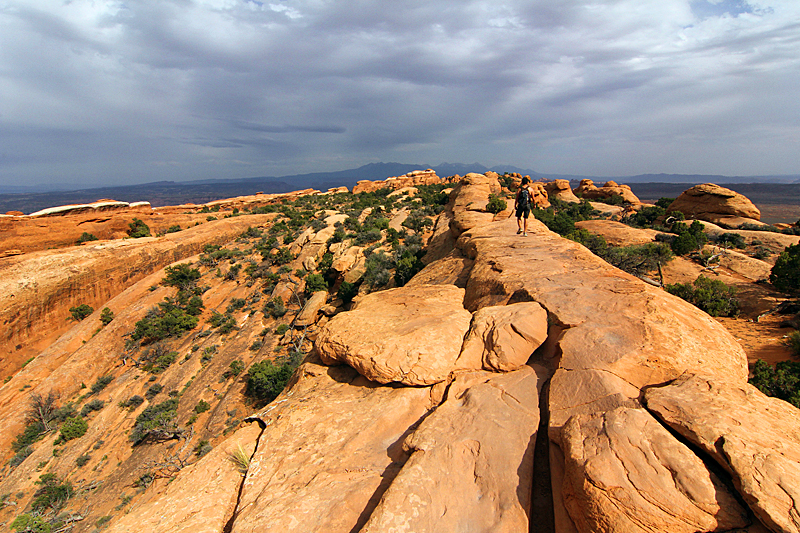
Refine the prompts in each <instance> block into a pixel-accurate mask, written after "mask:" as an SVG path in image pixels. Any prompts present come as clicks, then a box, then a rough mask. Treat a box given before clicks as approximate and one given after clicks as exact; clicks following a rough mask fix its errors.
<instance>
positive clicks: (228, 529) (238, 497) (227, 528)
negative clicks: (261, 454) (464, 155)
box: [222, 418, 267, 533]
mask: <svg viewBox="0 0 800 533" xmlns="http://www.w3.org/2000/svg"><path fill="white" fill-rule="evenodd" d="M250 420H253V421H255V422H256V423H257V424H258V425H259V426H261V431H260V432H259V434H258V437H256V446H255V448H254V449H253V453H252V454H251V455H250V460H251V461H252V460H253V457H255V456H256V452H258V443H259V441H260V440H261V436H262V435H263V434H264V431H266V429H267V425H266V424H265V423H264V421H263V420H260V419H258V418H251V419H250ZM246 479H247V472H245V473H244V475H243V476H242V481H241V482H240V483H239V490H238V491H237V492H236V505H234V506H233V512H231V517H230V518H229V519H228V521H227V522H225V527H223V528H222V533H231V531H232V530H233V522H234V521H235V520H236V516H237V515H238V514H239V504H240V503H241V501H242V491H243V490H244V482H245V480H246Z"/></svg>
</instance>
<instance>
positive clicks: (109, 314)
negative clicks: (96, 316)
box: [100, 307, 114, 326]
mask: <svg viewBox="0 0 800 533" xmlns="http://www.w3.org/2000/svg"><path fill="white" fill-rule="evenodd" d="M112 320H114V312H113V311H112V310H111V309H109V308H108V307H104V308H103V310H102V311H101V312H100V322H102V323H103V325H104V326H107V325H109V324H110V323H111V321H112Z"/></svg>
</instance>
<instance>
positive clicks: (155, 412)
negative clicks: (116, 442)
mask: <svg viewBox="0 0 800 533" xmlns="http://www.w3.org/2000/svg"><path fill="white" fill-rule="evenodd" d="M177 415H178V398H172V399H170V400H166V401H164V402H161V403H159V404H156V405H149V406H147V407H145V409H144V411H142V412H141V414H140V415H139V416H137V417H136V422H135V423H134V426H133V429H132V430H131V433H130V436H129V437H128V438H129V439H130V440H131V441H132V442H133V444H134V445H136V444H139V443H140V442H142V441H143V440H144V439H145V438H147V437H148V436H150V435H153V436H155V437H169V436H171V435H174V434H175V433H176V432H177V431H178V427H177V424H175V422H174V420H175V417H176V416H177Z"/></svg>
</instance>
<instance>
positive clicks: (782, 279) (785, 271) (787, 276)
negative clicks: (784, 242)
mask: <svg viewBox="0 0 800 533" xmlns="http://www.w3.org/2000/svg"><path fill="white" fill-rule="evenodd" d="M769 281H770V283H772V284H773V285H775V288H776V289H778V290H780V291H785V292H798V291H800V244H792V245H790V246H787V247H786V249H785V250H784V251H782V252H781V255H780V256H778V259H777V260H776V261H775V266H773V267H772V271H771V272H770V274H769Z"/></svg>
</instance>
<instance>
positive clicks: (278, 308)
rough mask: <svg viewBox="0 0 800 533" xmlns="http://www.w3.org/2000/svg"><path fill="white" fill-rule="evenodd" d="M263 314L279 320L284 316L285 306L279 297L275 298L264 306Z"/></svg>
mask: <svg viewBox="0 0 800 533" xmlns="http://www.w3.org/2000/svg"><path fill="white" fill-rule="evenodd" d="M264 314H265V315H269V316H271V317H272V318H280V317H282V316H283V315H285V314H286V305H284V303H283V300H282V299H281V297H280V296H276V297H274V298H272V299H271V300H269V301H268V302H267V303H266V304H264Z"/></svg>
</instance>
